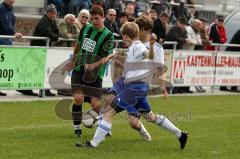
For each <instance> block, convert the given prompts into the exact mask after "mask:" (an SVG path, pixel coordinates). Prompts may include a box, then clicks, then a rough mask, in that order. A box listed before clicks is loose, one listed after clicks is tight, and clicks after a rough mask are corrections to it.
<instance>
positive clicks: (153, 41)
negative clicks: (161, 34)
mask: <svg viewBox="0 0 240 159" xmlns="http://www.w3.org/2000/svg"><path fill="white" fill-rule="evenodd" d="M156 41H157V35H156V34H154V33H152V34H151V35H150V39H149V43H150V44H154V43H155V42H156Z"/></svg>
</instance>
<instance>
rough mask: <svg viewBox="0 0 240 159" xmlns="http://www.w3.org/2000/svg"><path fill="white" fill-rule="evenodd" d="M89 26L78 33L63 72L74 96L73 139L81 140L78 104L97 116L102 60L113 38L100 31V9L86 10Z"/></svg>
mask: <svg viewBox="0 0 240 159" xmlns="http://www.w3.org/2000/svg"><path fill="white" fill-rule="evenodd" d="M90 16H91V20H90V21H91V24H88V25H86V26H84V27H83V28H82V29H81V32H80V34H79V38H78V41H77V44H76V46H75V49H74V52H73V56H72V58H71V60H70V62H69V63H68V64H67V65H66V66H65V68H64V71H71V70H73V71H72V77H71V85H72V90H73V96H74V104H73V107H72V117H73V124H74V129H75V135H77V136H81V135H82V131H81V127H80V124H81V116H82V103H83V102H89V103H90V104H91V105H92V108H93V110H94V111H96V112H99V110H100V105H101V100H100V95H101V91H97V90H100V89H96V88H102V79H103V75H104V72H105V69H106V62H107V61H106V57H107V56H108V55H109V54H111V53H112V50H113V41H114V36H113V34H112V32H110V31H109V30H108V29H107V28H106V27H104V23H103V20H104V11H103V9H102V8H101V7H98V6H96V7H93V8H92V9H91V10H90Z"/></svg>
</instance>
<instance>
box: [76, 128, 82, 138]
mask: <svg viewBox="0 0 240 159" xmlns="http://www.w3.org/2000/svg"><path fill="white" fill-rule="evenodd" d="M75 136H76V137H82V129H77V130H75Z"/></svg>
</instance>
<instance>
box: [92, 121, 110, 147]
mask: <svg viewBox="0 0 240 159" xmlns="http://www.w3.org/2000/svg"><path fill="white" fill-rule="evenodd" d="M111 128H112V124H110V123H108V122H106V121H105V120H104V119H103V120H102V121H101V122H100V123H99V125H98V127H97V130H96V131H95V134H94V137H93V139H92V141H91V144H92V146H94V147H97V146H98V145H99V144H100V143H101V142H102V141H103V140H104V138H105V136H106V135H107V134H108V133H109V131H110V130H111Z"/></svg>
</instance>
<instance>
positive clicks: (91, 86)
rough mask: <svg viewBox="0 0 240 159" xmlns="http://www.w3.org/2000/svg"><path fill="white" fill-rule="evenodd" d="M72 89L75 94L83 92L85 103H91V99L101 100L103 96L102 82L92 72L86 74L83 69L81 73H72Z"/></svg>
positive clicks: (74, 71)
mask: <svg viewBox="0 0 240 159" xmlns="http://www.w3.org/2000/svg"><path fill="white" fill-rule="evenodd" d="M71 87H72V91H73V93H74V92H75V91H77V90H79V91H82V93H83V95H84V102H88V103H90V102H91V97H96V98H101V96H102V80H101V79H100V78H99V77H98V76H95V75H94V74H92V72H90V73H87V72H84V69H83V67H82V68H81V70H80V71H76V70H73V71H72V76H71Z"/></svg>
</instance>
